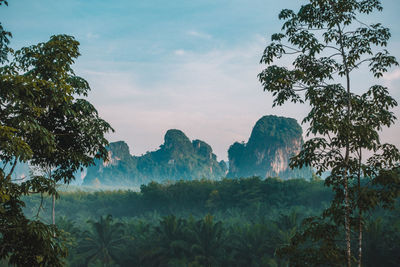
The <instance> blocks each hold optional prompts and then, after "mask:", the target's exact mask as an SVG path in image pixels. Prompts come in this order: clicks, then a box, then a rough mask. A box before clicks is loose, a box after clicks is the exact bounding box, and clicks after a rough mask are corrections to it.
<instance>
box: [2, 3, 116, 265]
mask: <svg viewBox="0 0 400 267" xmlns="http://www.w3.org/2000/svg"><path fill="white" fill-rule="evenodd" d="M3 3H6V1H0V5H1V4H3ZM10 37H11V33H9V32H7V31H5V30H4V29H3V27H2V26H1V25H0V64H1V65H0V160H1V161H2V166H3V167H2V168H1V169H0V213H1V216H0V259H4V258H9V261H10V263H11V264H16V265H23V266H28V265H29V266H37V265H50V266H59V265H61V264H62V256H65V246H64V245H63V244H62V236H61V235H57V234H56V233H57V232H58V231H57V229H56V227H55V226H54V225H53V226H49V225H46V224H44V223H42V222H40V221H39V220H29V219H27V218H26V217H25V216H24V214H23V213H22V207H23V206H24V202H23V201H22V200H21V196H23V195H28V194H32V193H41V194H44V193H47V194H50V195H54V196H56V195H57V191H56V188H55V186H54V185H55V183H56V182H58V181H61V182H64V183H68V182H69V181H71V180H72V179H74V173H75V172H76V171H77V170H79V169H80V168H82V167H83V166H89V165H91V164H93V163H94V159H95V158H103V159H105V158H106V156H107V153H106V148H105V146H106V145H107V144H108V142H107V140H106V139H105V138H104V134H105V133H106V132H108V131H111V130H112V128H111V127H110V125H109V124H108V123H107V122H105V121H104V120H102V119H101V118H100V117H99V116H98V114H97V111H96V109H95V108H94V107H93V106H92V105H91V104H90V103H89V102H88V101H87V100H85V99H83V98H82V99H79V98H77V97H79V96H83V97H84V96H87V93H88V91H89V90H90V88H89V85H88V83H87V82H86V81H85V80H84V79H83V78H80V77H78V76H76V75H75V74H74V72H73V70H72V68H71V65H72V64H73V63H74V61H75V59H76V58H77V57H78V56H79V55H80V54H79V50H78V46H79V43H78V42H77V41H76V40H75V39H74V38H73V37H71V36H67V35H56V36H52V37H51V38H50V40H49V41H48V42H45V43H39V44H37V45H33V46H30V47H24V48H22V49H20V50H17V51H14V50H13V49H11V48H9V46H8V45H9V38H10ZM21 161H22V162H26V161H29V163H30V164H31V165H34V166H40V167H46V168H48V169H49V170H51V179H48V177H44V176H43V175H33V176H32V177H30V178H29V179H25V180H20V179H19V178H15V177H14V176H13V172H14V170H15V167H16V165H17V163H18V162H21Z"/></svg>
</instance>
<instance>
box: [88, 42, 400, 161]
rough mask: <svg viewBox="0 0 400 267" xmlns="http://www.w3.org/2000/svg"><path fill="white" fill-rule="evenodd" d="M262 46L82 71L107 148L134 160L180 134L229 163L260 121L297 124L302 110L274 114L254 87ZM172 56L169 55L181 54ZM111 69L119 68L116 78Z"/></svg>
mask: <svg viewBox="0 0 400 267" xmlns="http://www.w3.org/2000/svg"><path fill="white" fill-rule="evenodd" d="M265 44H266V41H265V40H264V39H263V38H259V37H256V38H254V39H253V40H249V42H248V43H247V44H244V45H241V46H237V47H234V48H232V49H214V50H212V51H208V52H206V53H195V52H190V53H187V52H186V51H183V50H182V51H183V52H184V53H185V57H180V58H179V59H176V57H175V58H174V57H171V58H170V59H169V60H165V61H163V62H150V63H148V64H140V63H138V62H124V63H116V62H113V63H109V62H108V63H107V62H104V63H102V64H101V63H99V62H96V66H93V69H96V67H98V66H102V65H103V66H107V68H108V70H107V71H99V72H95V71H89V72H88V71H87V72H85V73H84V77H86V78H87V79H88V80H89V82H90V83H91V85H92V88H93V92H92V94H91V95H90V99H91V101H92V103H93V104H94V105H95V106H96V107H97V108H98V110H99V112H100V115H101V116H102V117H103V118H104V119H106V120H107V121H109V122H110V123H111V125H112V126H113V127H114V129H115V130H116V133H114V134H112V135H110V140H111V141H116V140H125V141H126V142H127V143H128V145H129V146H130V148H131V153H133V154H135V155H140V154H143V153H145V152H146V151H152V150H154V149H156V148H158V146H159V145H160V144H162V142H163V136H164V134H165V132H166V131H167V130H168V129H171V128H177V129H181V130H182V131H184V132H185V133H186V134H187V136H188V137H189V138H191V139H201V140H204V141H206V142H207V143H209V144H210V145H211V146H212V148H213V149H214V152H215V153H216V154H217V155H218V158H219V159H225V160H226V159H227V150H228V148H229V146H230V145H231V144H233V143H234V142H235V141H247V139H248V138H249V136H250V132H251V130H252V127H253V126H254V124H255V122H256V121H257V120H258V119H259V118H260V117H261V116H263V115H267V114H275V115H279V116H286V117H294V118H296V119H297V120H298V121H299V122H300V121H301V120H302V118H303V117H304V116H305V115H306V113H307V111H308V107H307V106H306V105H294V104H286V105H285V106H283V107H278V108H272V96H271V94H270V93H266V92H263V90H262V87H261V85H260V83H259V82H258V80H257V74H258V73H259V72H260V71H261V70H262V68H263V67H264V66H262V65H260V64H258V62H259V58H260V57H261V54H262V51H263V49H264V46H265ZM177 51H179V50H176V51H175V52H174V54H180V53H181V52H178V53H177ZM111 66H114V67H116V66H119V67H118V71H117V72H113V71H111V69H112V68H111ZM91 69H92V68H91ZM121 69H122V70H123V71H121ZM397 115H398V114H397ZM393 131H394V132H399V125H397V126H395V129H392V130H391V132H390V134H388V135H390V136H392V134H391V133H392V132H393ZM385 136H387V135H385ZM397 145H399V144H397Z"/></svg>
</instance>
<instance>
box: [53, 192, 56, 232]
mask: <svg viewBox="0 0 400 267" xmlns="http://www.w3.org/2000/svg"><path fill="white" fill-rule="evenodd" d="M52 215H53V216H52V217H53V225H55V224H56V196H55V195H53V212H52Z"/></svg>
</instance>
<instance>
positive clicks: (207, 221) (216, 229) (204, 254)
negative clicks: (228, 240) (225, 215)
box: [189, 214, 225, 267]
mask: <svg viewBox="0 0 400 267" xmlns="http://www.w3.org/2000/svg"><path fill="white" fill-rule="evenodd" d="M189 231H190V232H191V236H192V245H191V253H192V256H194V262H193V263H196V264H197V263H199V264H201V265H202V266H206V267H208V266H219V265H220V263H221V261H222V257H224V253H223V248H224V241H225V239H224V235H223V228H222V222H220V221H219V222H217V223H215V222H214V221H213V217H212V216H211V215H209V214H208V215H206V216H205V217H204V219H203V220H200V221H197V222H195V223H194V225H192V227H190V229H189Z"/></svg>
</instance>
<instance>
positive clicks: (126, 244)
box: [24, 176, 400, 266]
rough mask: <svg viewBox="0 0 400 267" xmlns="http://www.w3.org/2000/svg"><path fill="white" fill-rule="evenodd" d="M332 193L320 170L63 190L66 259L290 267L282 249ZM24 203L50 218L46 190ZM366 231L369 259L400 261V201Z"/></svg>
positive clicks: (76, 262) (369, 262)
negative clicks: (308, 174) (306, 176)
mask: <svg viewBox="0 0 400 267" xmlns="http://www.w3.org/2000/svg"><path fill="white" fill-rule="evenodd" d="M332 196H333V195H332V192H331V191H330V190H329V189H328V188H327V187H324V185H323V180H321V179H318V177H316V176H315V177H314V179H313V180H311V181H306V180H303V179H293V180H286V181H285V180H280V179H278V178H267V179H264V180H262V179H260V178H258V177H252V178H242V179H223V180H220V181H212V180H205V179H203V180H194V181H178V182H175V183H170V184H159V183H155V182H153V183H150V184H148V185H143V186H142V187H141V189H140V192H134V191H129V190H119V191H95V192H84V191H75V190H74V191H70V192H67V191H64V192H61V193H60V198H59V199H58V200H57V202H56V224H57V226H58V227H59V228H60V229H61V230H62V232H63V235H64V238H65V240H66V242H67V244H68V248H69V255H68V257H67V260H66V264H67V266H287V264H288V263H289V261H288V259H287V258H286V257H285V256H284V255H283V254H280V253H279V251H280V248H282V247H285V246H287V245H288V244H289V243H290V239H291V238H292V237H293V236H294V235H295V233H296V232H297V231H299V230H301V229H302V224H301V222H302V220H303V219H304V218H307V217H310V216H315V215H318V214H319V213H320V212H321V211H322V210H323V209H325V208H327V207H328V206H329V203H330V201H331V200H332ZM24 201H25V203H26V205H27V206H26V208H25V210H26V214H28V215H29V216H30V217H32V218H33V217H35V216H39V218H41V219H42V220H44V221H48V222H50V221H51V197H49V196H45V197H44V199H43V202H42V207H43V209H42V210H41V211H40V212H39V214H38V209H39V207H40V205H41V198H40V196H35V197H33V196H32V197H27V198H25V199H24ZM364 235H365V236H364V240H365V246H364V250H365V257H364V262H363V265H365V266H378V265H379V266H398V262H399V255H400V254H399V253H400V243H399V242H398V240H399V238H400V209H399V206H397V208H396V209H395V210H393V211H390V212H389V211H385V210H383V209H377V210H376V211H374V212H372V213H371V214H369V215H368V218H367V219H366V230H365V234H364ZM327 264H328V263H327ZM328 265H329V266H336V265H337V266H340V264H337V263H335V262H330V263H329V264H328Z"/></svg>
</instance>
